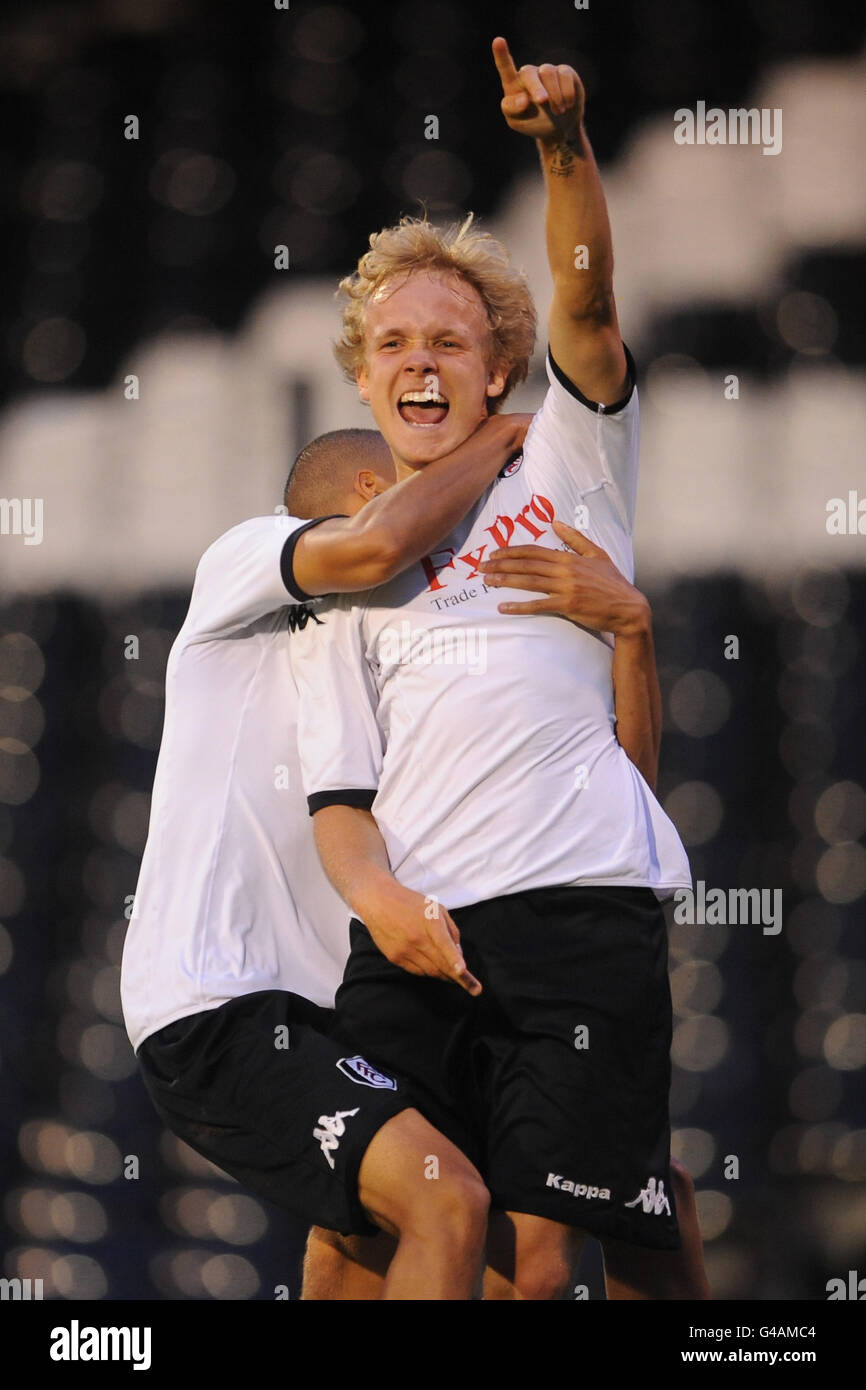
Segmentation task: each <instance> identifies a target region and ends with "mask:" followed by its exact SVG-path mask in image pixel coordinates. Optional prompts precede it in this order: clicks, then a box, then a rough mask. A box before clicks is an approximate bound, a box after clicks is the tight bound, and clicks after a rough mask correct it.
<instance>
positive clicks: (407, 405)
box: [397, 391, 448, 425]
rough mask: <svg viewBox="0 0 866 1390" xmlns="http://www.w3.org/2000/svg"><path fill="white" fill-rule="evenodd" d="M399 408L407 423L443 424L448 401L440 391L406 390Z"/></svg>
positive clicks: (400, 400)
mask: <svg viewBox="0 0 866 1390" xmlns="http://www.w3.org/2000/svg"><path fill="white" fill-rule="evenodd" d="M397 410H398V411H399V414H400V418H401V419H402V420H405V421H406V423H407V425H441V423H442V421H443V420H444V419H445V416H446V415H447V414H448V401H447V400H446V399H445V397H444V396H443V395H441V394H440V392H438V391H404V392H403V394H402V396H401V397H400V399H399V401H398V402H397Z"/></svg>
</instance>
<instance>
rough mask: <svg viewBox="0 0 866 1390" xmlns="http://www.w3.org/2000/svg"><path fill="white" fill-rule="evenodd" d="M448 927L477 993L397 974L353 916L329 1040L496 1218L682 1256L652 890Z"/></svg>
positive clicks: (481, 914) (476, 908) (556, 903)
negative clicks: (397, 1078) (448, 1148)
mask: <svg viewBox="0 0 866 1390" xmlns="http://www.w3.org/2000/svg"><path fill="white" fill-rule="evenodd" d="M451 915H452V916H453V918H454V920H455V922H456V923H457V925H458V927H459V930H460V936H461V944H462V947H463V952H464V955H465V958H466V963H467V965H468V967H469V969H470V970H471V971H472V972H473V973H474V974H475V975H477V977H478V979H479V980H480V981H481V983H482V985H483V993H482V994H481V995H480V996H479V997H478V998H472V997H471V996H470V995H468V994H467V993H466V992H465V991H464V990H462V989H460V988H459V987H458V986H457V985H454V984H450V983H447V982H445V981H440V980H435V979H432V978H429V977H424V976H417V975H410V974H407V973H406V972H405V971H403V970H400V969H399V968H398V967H396V966H394V965H392V964H391V963H390V962H389V961H388V960H387V959H386V958H385V957H384V956H383V955H382V954H381V952H380V951H379V950H378V948H377V947H376V945H375V943H374V942H373V940H372V938H371V937H370V935H369V933H368V932H367V930H366V928H365V927H364V926H363V925H362V924H361V923H360V922H358V921H357V920H356V921H353V923H352V928H351V937H352V950H351V955H350V958H349V963H348V965H347V967H346V973H345V975H344V979H343V984H342V986H341V988H340V990H339V992H338V994H337V1001H336V1010H335V1014H334V1022H333V1026H332V1030H331V1033H332V1037H334V1038H337V1039H343V1040H346V1041H347V1040H348V1039H351V1040H352V1043H353V1045H354V1046H355V1047H356V1048H358V1049H359V1050H360V1051H361V1052H363V1053H364V1054H365V1055H369V1056H371V1057H375V1058H376V1062H377V1065H379V1066H382V1067H384V1068H385V1069H386V1070H388V1071H391V1070H393V1071H394V1072H395V1073H399V1074H400V1075H401V1076H404V1077H406V1079H407V1080H408V1082H409V1084H410V1085H411V1088H412V1094H413V1096H414V1098H415V1101H416V1104H417V1106H418V1108H419V1109H420V1110H421V1111H422V1112H423V1113H424V1114H425V1115H426V1117H427V1119H428V1120H429V1121H430V1122H431V1123H432V1124H433V1125H435V1126H436V1127H437V1128H438V1129H440V1130H442V1132H443V1133H445V1134H446V1135H447V1136H448V1137H449V1138H450V1139H451V1140H452V1141H453V1142H454V1143H455V1144H457V1145H458V1147H459V1148H461V1149H462V1150H463V1151H464V1153H466V1154H467V1156H468V1157H469V1158H471V1159H472V1161H473V1162H474V1163H475V1164H476V1165H477V1166H478V1167H479V1169H480V1170H481V1173H482V1174H483V1176H484V1178H485V1180H486V1182H487V1185H488V1187H489V1189H490V1192H491V1196H492V1201H493V1205H494V1206H495V1207H498V1208H500V1209H503V1210H507V1211H515V1212H526V1213H530V1214H533V1215H536V1216H542V1217H547V1218H548V1219H550V1220H552V1221H559V1222H562V1223H563V1224H565V1225H569V1226H576V1227H580V1228H582V1229H583V1230H586V1231H588V1232H590V1233H591V1234H593V1235H595V1236H599V1237H602V1238H603V1237H605V1236H607V1237H611V1238H615V1239H620V1240H625V1241H630V1242H631V1243H633V1244H636V1245H642V1246H648V1247H650V1248H656V1249H676V1248H677V1247H678V1246H679V1233H678V1228H677V1219H676V1210H675V1206H674V1197H673V1193H672V1191H671V1182H670V1173H669V1154H670V1124H669V1119H668V1092H669V1089H670V1043H671V1022H672V1019H671V999H670V989H669V984H668V973H667V931H666V924H665V919H664V914H663V912H662V909H661V906H660V905H659V903H658V901H657V900H656V897H655V894H654V893H653V892H652V891H651V890H650V889H648V888H609V887H586V888H541V889H535V890H533V891H531V892H527V893H518V894H513V895H508V896H505V897H500V898H496V899H493V900H491V901H489V902H483V903H478V904H475V905H473V906H471V907H464V908H459V909H457V910H455V911H453V912H452V914H451ZM347 1045H348V1043H347Z"/></svg>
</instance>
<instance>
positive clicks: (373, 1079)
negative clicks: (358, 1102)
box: [337, 1057, 397, 1091]
mask: <svg viewBox="0 0 866 1390" xmlns="http://www.w3.org/2000/svg"><path fill="white" fill-rule="evenodd" d="M337 1070H338V1071H341V1072H342V1073H343V1075H344V1076H348V1078H349V1080H350V1081H354V1082H355V1083H356V1084H357V1085H358V1086H372V1087H373V1088H374V1090H376V1091H396V1089H397V1082H396V1081H395V1080H394V1078H393V1076H386V1075H385V1073H384V1072H381V1071H377V1070H376V1068H375V1067H371V1066H370V1063H369V1062H367V1061H365V1059H364V1058H363V1057H341V1058H340V1060H339V1062H338V1063H337Z"/></svg>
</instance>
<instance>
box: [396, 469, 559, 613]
mask: <svg viewBox="0 0 866 1390" xmlns="http://www.w3.org/2000/svg"><path fill="white" fill-rule="evenodd" d="M555 520H556V510H555V508H554V505H553V503H552V502H551V500H550V498H549V497H545V496H543V494H542V493H540V492H533V494H532V496H531V497H530V499H529V501H528V502H527V503H526V504H525V506H523V507H521V508H520V510H519V511H518V512H515V513H514V514H513V515H510V514H509V515H500V516H497V517H496V518H495V519H494V521H493V524H492V525H491V526H485V527H484V532H485V534H486V535H488V536H489V537H490V540H489V541H484V543H483V544H482V545H479V546H477V547H476V549H475V550H467V551H466V552H465V553H464V554H462V555H459V554H458V553H457V551H456V550H455V548H454V546H453V545H445V546H442V547H441V548H440V549H439V550H434V551H431V553H430V554H429V555H425V556H423V557H422V559H421V568H422V569H423V571H424V574H425V575H426V577H427V588H426V589H425V591H424V592H425V593H427V594H439V593H443V594H444V591H445V590H447V589H448V588H449V587H454V586H456V585H466V584H469V583H472V582H473V581H475V580H478V579H480V577H481V570H480V566H481V564H482V563H483V561H484V556H485V554H486V552H487V550H488V549H492V550H504V549H505V548H506V547H507V546H509V545H511V544H512V541H513V543H514V545H531V544H532V543H533V542H535V541H537V540H540V538H541V537H542V536H544V535H547V534H549V532H550V528H551V523H552V522H554V521H555ZM554 534H555V533H554ZM472 596H473V597H474V595H472ZM449 601H450V602H452V603H456V602H458V601H459V597H458V598H455V597H454V596H453V595H447V594H444V596H443V598H441V599H439V600H434V606H435V607H436V608H440V607H441V606H447V603H448V602H449Z"/></svg>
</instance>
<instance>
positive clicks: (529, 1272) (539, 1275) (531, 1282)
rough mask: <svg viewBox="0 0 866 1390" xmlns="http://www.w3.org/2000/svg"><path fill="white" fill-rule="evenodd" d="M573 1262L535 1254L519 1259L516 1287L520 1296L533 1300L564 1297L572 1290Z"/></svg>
mask: <svg viewBox="0 0 866 1390" xmlns="http://www.w3.org/2000/svg"><path fill="white" fill-rule="evenodd" d="M571 1275H572V1269H571V1263H570V1262H569V1261H568V1260H567V1259H565V1258H563V1257H561V1256H558V1257H554V1258H551V1256H550V1255H546V1256H545V1255H543V1254H539V1255H533V1256H530V1257H529V1258H523V1259H520V1260H518V1262H517V1267H516V1269H515V1271H514V1289H515V1292H516V1293H517V1295H518V1297H519V1298H524V1299H528V1300H531V1301H533V1302H552V1301H556V1300H561V1299H564V1298H566V1297H567V1296H568V1294H569V1293H570V1291H571Z"/></svg>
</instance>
